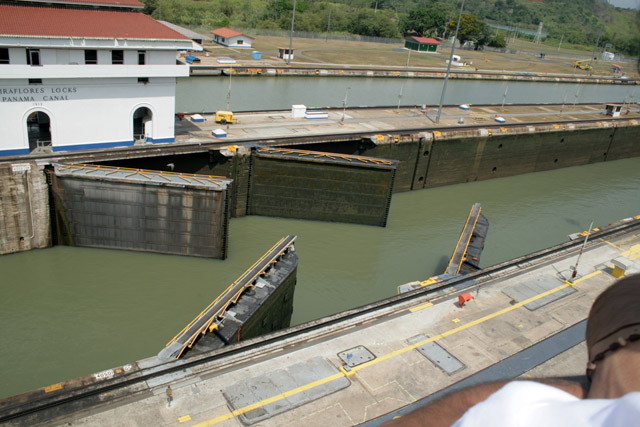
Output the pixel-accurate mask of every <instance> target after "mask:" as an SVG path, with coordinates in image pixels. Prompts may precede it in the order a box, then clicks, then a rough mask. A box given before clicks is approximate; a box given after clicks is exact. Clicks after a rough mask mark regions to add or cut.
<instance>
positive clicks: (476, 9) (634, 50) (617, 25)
mask: <svg viewBox="0 0 640 427" xmlns="http://www.w3.org/2000/svg"><path fill="white" fill-rule="evenodd" d="M142 1H143V2H144V3H145V4H146V7H145V13H148V14H150V15H152V16H153V17H154V18H157V19H164V20H167V21H170V22H173V23H175V24H178V25H182V26H186V27H191V28H202V29H212V28H217V27H223V26H228V27H236V28H256V29H282V30H288V29H290V28H291V15H292V10H293V0H142ZM459 4H460V3H459V2H458V1H456V0H440V1H437V0H296V17H295V30H296V31H298V32H318V33H325V32H331V33H351V34H359V35H363V36H373V37H387V38H400V37H401V36H402V34H403V32H405V31H407V30H412V29H414V27H415V26H416V25H415V19H414V20H413V21H412V20H411V19H410V18H415V17H418V18H419V19H420V20H421V23H422V24H424V25H423V26H421V28H424V33H425V34H423V35H436V36H443V35H446V34H445V33H444V32H445V29H446V23H447V22H448V21H451V20H453V19H455V18H456V17H457V15H458V8H459ZM465 12H468V13H473V14H475V15H476V16H477V17H479V18H480V19H482V20H484V21H485V22H488V23H495V24H499V25H503V26H508V27H512V28H519V29H527V30H530V31H535V30H536V29H537V28H538V25H539V23H540V22H542V23H543V30H542V31H543V33H546V34H547V37H546V39H545V40H544V42H545V43H548V44H553V45H556V46H557V45H558V44H559V43H560V42H562V43H565V44H570V45H578V46H584V48H585V49H586V50H591V49H593V47H594V46H595V43H596V41H597V40H598V39H599V43H598V45H599V46H600V47H604V46H605V45H606V44H607V43H610V44H611V49H612V50H613V51H614V52H616V53H622V54H626V55H630V56H640V28H639V19H638V18H639V13H638V12H637V11H632V10H629V9H621V8H616V7H614V6H611V5H609V4H608V3H607V2H606V0H466V2H465ZM503 32H504V31H503ZM524 37H527V36H524ZM530 37H533V36H530Z"/></svg>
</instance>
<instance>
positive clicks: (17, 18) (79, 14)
mask: <svg viewBox="0 0 640 427" xmlns="http://www.w3.org/2000/svg"><path fill="white" fill-rule="evenodd" d="M123 1H130V0H123ZM105 2H106V0H105ZM0 34H3V35H14V36H37V37H85V38H125V39H147V40H149V39H161V40H189V39H188V38H187V37H185V36H183V35H182V34H180V33H178V32H176V31H174V30H172V29H170V28H169V27H167V26H165V25H162V24H161V23H159V22H157V21H156V20H155V19H153V18H151V17H149V16H147V15H144V14H143V13H141V12H134V11H111V10H95V9H67V8H56V7H37V6H33V7H32V6H22V5H8V4H0Z"/></svg>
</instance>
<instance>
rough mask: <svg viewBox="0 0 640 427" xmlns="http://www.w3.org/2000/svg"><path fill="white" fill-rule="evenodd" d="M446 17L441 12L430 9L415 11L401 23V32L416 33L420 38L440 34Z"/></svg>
mask: <svg viewBox="0 0 640 427" xmlns="http://www.w3.org/2000/svg"><path fill="white" fill-rule="evenodd" d="M446 21H447V17H446V15H445V14H444V12H443V11H442V10H439V9H435V8H431V9H426V8H421V9H415V10H412V11H411V12H409V16H407V18H406V19H405V20H404V22H403V23H402V31H403V32H405V33H406V32H416V33H418V34H420V35H421V36H432V35H437V34H442V33H443V32H444V27H445V24H446Z"/></svg>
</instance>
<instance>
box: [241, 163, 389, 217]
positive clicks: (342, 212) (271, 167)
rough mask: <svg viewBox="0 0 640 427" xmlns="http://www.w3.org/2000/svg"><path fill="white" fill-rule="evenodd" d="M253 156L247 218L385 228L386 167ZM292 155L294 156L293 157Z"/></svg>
mask: <svg viewBox="0 0 640 427" xmlns="http://www.w3.org/2000/svg"><path fill="white" fill-rule="evenodd" d="M306 153H310V154H309V155H308V156H305V157H286V156H280V155H273V154H261V153H260V152H257V153H254V155H253V156H252V167H251V183H250V185H249V198H248V207H247V213H248V214H249V215H265V216H276V217H286V218H298V219H310V220H321V221H335V222H348V223H357V224H366V225H377V226H381V227H384V226H385V225H386V222H387V217H388V213H389V205H390V202H391V194H392V191H393V183H394V177H395V169H396V165H395V162H391V163H393V164H392V165H391V166H381V165H376V164H374V163H366V164H365V163H361V164H355V163H357V162H353V163H349V162H347V161H345V162H344V163H340V162H339V161H337V160H336V161H334V160H332V159H331V157H330V156H325V155H321V154H320V155H319V154H318V153H317V152H306ZM294 156H295V155H294Z"/></svg>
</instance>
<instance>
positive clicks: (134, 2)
mask: <svg viewBox="0 0 640 427" xmlns="http://www.w3.org/2000/svg"><path fill="white" fill-rule="evenodd" d="M19 1H22V0H19ZM35 1H38V0H35ZM40 1H42V0H40ZM47 3H61V4H78V5H92V6H93V5H101V6H121V7H135V8H142V7H144V4H142V3H140V2H139V1H138V0H48V1H47Z"/></svg>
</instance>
